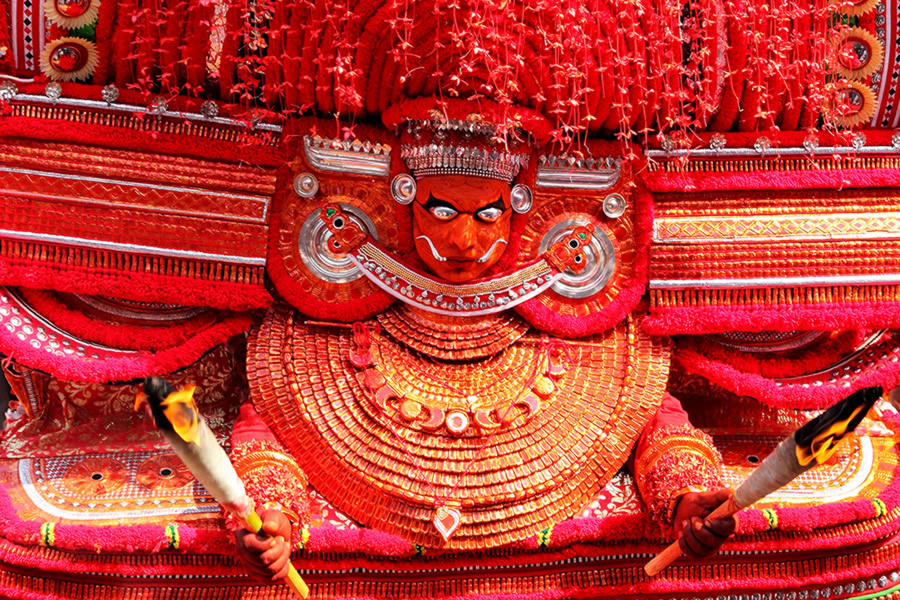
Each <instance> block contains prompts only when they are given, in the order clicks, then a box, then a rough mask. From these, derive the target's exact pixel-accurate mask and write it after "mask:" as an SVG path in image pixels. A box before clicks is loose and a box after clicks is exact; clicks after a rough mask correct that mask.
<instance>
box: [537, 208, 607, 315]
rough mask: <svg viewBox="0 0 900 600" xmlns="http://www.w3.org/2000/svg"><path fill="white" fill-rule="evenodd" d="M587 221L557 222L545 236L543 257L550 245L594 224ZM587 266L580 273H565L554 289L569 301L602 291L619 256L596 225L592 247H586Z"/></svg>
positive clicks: (569, 220)
mask: <svg viewBox="0 0 900 600" xmlns="http://www.w3.org/2000/svg"><path fill="white" fill-rule="evenodd" d="M591 224H592V223H591V221H588V220H587V219H567V220H565V221H562V222H560V223H557V224H556V225H554V226H553V227H552V228H550V231H548V232H547V234H546V235H544V239H542V240H541V245H540V246H539V248H538V251H539V252H540V253H541V254H543V253H544V252H546V251H547V249H548V248H550V246H551V245H553V244H554V243H556V242H558V241H559V240H561V239H563V238H564V237H565V236H567V235H569V234H570V233H572V231H574V230H575V228H576V227H584V226H588V225H591ZM584 255H585V258H586V259H587V264H586V265H585V267H584V270H583V271H581V273H578V274H576V273H570V272H568V271H566V272H565V273H564V274H563V276H562V278H561V279H560V280H559V281H557V282H556V283H554V284H553V286H552V288H551V289H552V290H553V291H554V292H556V293H557V294H559V295H560V296H564V297H566V298H590V297H591V296H593V295H594V294H596V293H597V292H599V291H600V290H602V289H603V288H604V287H605V286H606V284H607V283H609V280H610V278H611V277H612V275H613V272H615V269H616V253H615V249H614V248H613V244H612V241H611V240H610V239H609V236H608V235H607V234H606V232H605V231H603V229H602V228H600V227H599V226H596V225H595V226H594V232H593V233H592V234H591V242H590V244H588V245H586V246H585V247H584Z"/></svg>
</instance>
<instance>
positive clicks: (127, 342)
mask: <svg viewBox="0 0 900 600" xmlns="http://www.w3.org/2000/svg"><path fill="white" fill-rule="evenodd" d="M19 293H20V294H21V295H22V297H23V298H24V300H25V301H26V302H27V303H28V304H30V305H31V307H32V308H34V309H35V311H37V312H38V314H40V315H41V316H42V317H45V318H46V319H47V320H48V321H50V322H51V323H53V324H54V325H56V326H58V327H59V328H60V329H62V330H63V331H66V332H68V333H71V334H72V335H74V336H75V337H79V338H81V339H84V340H86V341H90V342H94V343H97V344H102V345H104V346H108V347H111V348H119V349H123V350H147V351H157V352H158V351H160V350H165V349H167V348H172V347H175V346H179V345H181V344H184V343H186V342H188V341H189V340H190V339H191V338H193V337H194V336H196V335H198V334H200V333H201V332H202V331H204V330H207V329H210V328H212V327H215V326H219V327H224V333H225V334H226V337H225V338H223V339H222V341H225V340H226V339H228V338H230V337H233V336H234V335H236V334H238V333H241V332H244V331H247V330H249V328H250V327H249V326H250V318H249V317H248V315H245V314H233V313H228V312H223V311H218V310H208V311H205V312H203V313H201V314H199V315H197V316H195V317H192V318H190V319H187V320H184V321H177V322H175V323H164V322H160V323H156V322H148V324H147V325H144V326H140V325H135V324H134V323H129V322H113V321H101V320H99V319H97V318H96V317H95V316H91V315H86V314H84V313H82V312H80V311H78V310H72V309H70V308H68V307H67V306H66V305H65V303H64V302H63V301H62V300H61V299H60V298H59V297H58V296H56V295H55V294H54V293H53V292H49V291H44V290H34V289H27V288H20V289H19Z"/></svg>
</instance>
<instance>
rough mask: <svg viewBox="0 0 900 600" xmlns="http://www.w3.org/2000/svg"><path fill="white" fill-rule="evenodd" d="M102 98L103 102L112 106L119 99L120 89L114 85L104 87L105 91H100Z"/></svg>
mask: <svg viewBox="0 0 900 600" xmlns="http://www.w3.org/2000/svg"><path fill="white" fill-rule="evenodd" d="M100 97H101V98H103V101H104V102H106V103H107V104H112V103H113V102H115V101H116V100H118V99H119V88H117V87H116V86H115V85H114V84H112V83H110V84H109V85H105V86H103V89H102V90H100Z"/></svg>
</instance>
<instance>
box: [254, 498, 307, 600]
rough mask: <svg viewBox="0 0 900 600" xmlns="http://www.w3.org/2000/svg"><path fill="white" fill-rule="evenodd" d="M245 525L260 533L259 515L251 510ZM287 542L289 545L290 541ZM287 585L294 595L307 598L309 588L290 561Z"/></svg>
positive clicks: (261, 523) (261, 524)
mask: <svg viewBox="0 0 900 600" xmlns="http://www.w3.org/2000/svg"><path fill="white" fill-rule="evenodd" d="M245 525H246V526H247V529H249V530H250V531H252V532H253V533H260V532H261V531H262V526H263V522H262V519H260V518H259V515H258V514H256V511H255V510H252V511H250V514H249V515H247V518H246V523H245ZM262 535H266V534H265V532H263V533H262ZM287 541H288V543H290V540H287ZM287 584H288V586H290V588H291V589H292V590H294V593H295V594H297V595H298V596H300V597H301V598H304V599H305V598H307V597H309V586H308V585H306V582H305V581H303V579H302V578H301V577H300V573H298V572H297V569H295V568H294V565H293V564H291V562H290V560H288V574H287Z"/></svg>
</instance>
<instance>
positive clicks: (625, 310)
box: [515, 190, 653, 338]
mask: <svg viewBox="0 0 900 600" xmlns="http://www.w3.org/2000/svg"><path fill="white" fill-rule="evenodd" d="M633 198H634V203H635V224H634V231H635V237H636V239H635V255H634V262H633V263H632V268H633V269H634V272H633V273H632V275H631V278H630V279H629V280H628V281H627V282H625V284H624V285H623V286H622V291H621V292H619V294H618V295H617V296H616V298H615V300H613V301H612V302H610V303H609V304H608V305H607V306H605V307H604V308H603V309H602V310H599V311H597V312H594V313H592V314H589V315H586V316H578V317H575V316H568V315H560V314H558V313H556V312H554V311H553V310H552V309H551V308H549V307H548V306H546V305H544V304H543V303H541V302H540V300H539V299H537V298H535V299H532V300H529V301H528V302H524V303H522V304H521V305H519V306H517V307H516V308H515V310H516V312H518V313H519V314H520V315H522V316H523V317H524V318H525V320H527V321H528V322H529V323H531V324H532V325H534V326H535V327H537V328H538V329H541V330H543V331H547V332H549V333H551V334H553V335H558V336H562V337H566V338H575V337H583V336H586V335H590V334H593V333H599V332H601V331H606V330H607V329H609V328H610V327H613V326H615V325H616V323H618V322H619V321H621V320H622V319H624V318H625V317H626V316H627V315H628V314H630V313H631V312H632V311H633V310H634V308H635V307H636V306H637V305H638V303H639V302H640V300H641V297H642V296H643V295H644V290H645V289H646V287H647V276H648V271H649V265H650V256H649V247H650V231H651V228H652V227H651V224H652V223H653V203H652V200H651V197H650V194H649V193H647V192H646V191H645V190H637V191H635V193H634V195H633ZM614 276H615V275H614Z"/></svg>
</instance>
